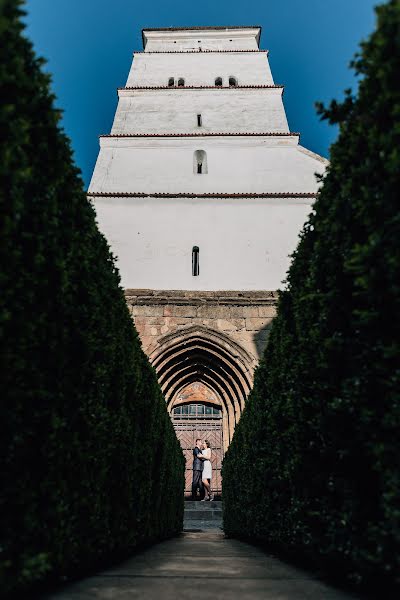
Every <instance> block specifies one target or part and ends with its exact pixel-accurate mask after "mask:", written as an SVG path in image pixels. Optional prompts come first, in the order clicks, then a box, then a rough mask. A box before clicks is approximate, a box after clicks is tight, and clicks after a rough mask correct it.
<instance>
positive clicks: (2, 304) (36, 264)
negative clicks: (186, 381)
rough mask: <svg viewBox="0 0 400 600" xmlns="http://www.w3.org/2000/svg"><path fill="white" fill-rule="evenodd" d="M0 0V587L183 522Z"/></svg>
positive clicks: (17, 16) (103, 267) (151, 380)
mask: <svg viewBox="0 0 400 600" xmlns="http://www.w3.org/2000/svg"><path fill="white" fill-rule="evenodd" d="M20 4H21V3H20V2H18V1H15V0H1V2H0V32H1V42H2V43H1V48H2V50H1V52H2V60H1V66H0V95H1V98H2V105H1V108H0V129H1V134H2V140H3V141H4V140H6V143H3V144H2V145H1V149H0V153H1V154H0V179H1V191H0V203H1V224H0V228H1V230H0V240H1V242H0V243H1V247H0V248H1V249H0V256H1V264H2V269H1V273H0V285H1V290H2V291H1V294H0V343H1V371H2V382H1V390H0V393H1V399H2V404H1V435H0V445H1V455H2V461H3V464H2V484H1V492H0V493H1V498H0V515H1V516H0V519H1V540H0V576H1V588H2V591H3V592H6V593H12V592H15V593H19V594H21V593H22V592H24V591H27V590H29V589H32V587H33V586H34V585H35V584H37V583H40V582H43V581H56V580H57V579H59V578H60V577H61V578H63V580H64V579H65V577H69V576H75V575H76V574H79V573H83V572H85V569H86V570H90V569H92V568H93V567H94V566H96V565H99V564H101V563H104V564H105V563H106V562H107V561H109V562H110V561H111V560H115V559H116V558H117V557H120V556H123V555H126V554H127V553H129V552H131V551H132V550H133V549H134V548H136V547H137V546H138V545H139V544H142V543H147V542H150V541H152V540H156V539H160V538H163V537H166V536H170V535H173V534H175V533H176V532H178V531H180V530H181V528H182V520H183V487H184V458H183V454H182V451H181V448H180V445H179V442H178V440H177V438H176V435H175V432H174V429H173V426H172V423H171V420H170V418H169V416H168V413H167V410H166V407H165V402H164V399H163V396H162V393H161V390H160V388H159V386H158V383H157V379H156V375H155V372H154V370H153V369H152V367H151V366H150V364H149V362H148V360H147V358H146V356H145V354H144V353H143V351H142V349H141V345H140V341H139V338H138V335H137V333H136V330H135V328H134V326H133V322H132V320H131V318H130V315H129V312H128V309H127V306H126V303H125V299H124V294H123V291H122V289H121V288H120V287H119V275H118V272H117V270H116V268H115V266H114V259H113V257H112V255H111V254H110V251H109V248H108V246H107V243H106V242H105V240H104V238H103V236H102V235H101V234H100V233H99V231H98V229H97V227H96V223H95V214H94V210H93V208H92V206H91V205H90V204H89V202H88V201H87V199H86V196H85V193H84V191H83V186H82V181H81V179H80V175H79V171H78V170H77V168H76V167H75V166H74V165H73V161H72V153H71V149H70V145H69V142H68V140H67V138H66V136H65V134H64V133H63V132H62V130H61V129H60V126H59V120H60V113H59V112H58V111H56V110H55V109H54V106H53V102H54V99H53V96H52V95H51V93H50V92H49V77H48V76H47V75H45V74H44V73H43V71H42V70H41V65H42V61H41V60H38V59H37V58H36V57H35V56H34V53H33V50H32V46H31V44H30V42H29V41H28V40H27V39H26V38H25V37H24V36H23V34H22V32H23V25H22V24H21V15H22V12H21V10H20Z"/></svg>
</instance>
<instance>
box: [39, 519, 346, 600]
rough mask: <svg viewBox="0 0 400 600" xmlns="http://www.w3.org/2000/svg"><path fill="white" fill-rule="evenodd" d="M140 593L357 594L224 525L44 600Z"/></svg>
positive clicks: (194, 599)
mask: <svg viewBox="0 0 400 600" xmlns="http://www.w3.org/2000/svg"><path fill="white" fill-rule="evenodd" d="M192 523H193V524H194V523H195V521H193V522H192ZM204 523H205V522H202V524H204ZM136 598H140V599H145V600H156V599H157V600H158V599H162V600H176V599H179V600H198V598H201V600H225V599H226V600H235V599H236V598H240V599H241V600H261V599H265V600H350V599H351V598H352V599H355V598H357V596H354V595H350V594H347V593H345V592H342V591H340V590H337V589H335V588H333V587H331V586H329V585H327V584H326V583H324V582H322V581H320V580H318V579H317V578H316V577H315V576H313V574H311V573H309V572H306V571H304V570H302V569H299V568H296V567H293V566H290V565H288V564H287V563H285V562H283V561H281V560H279V559H277V558H275V557H274V556H271V555H269V554H266V553H265V552H263V551H262V550H260V549H259V548H256V547H254V546H252V545H251V544H247V543H244V542H240V541H238V540H232V539H227V538H225V536H224V534H223V532H222V531H218V530H216V529H209V530H207V529H205V530H204V531H203V532H199V533H196V532H194V533H191V532H187V533H183V534H182V535H181V536H179V537H177V538H174V539H171V540H168V541H165V542H161V543H159V544H156V545H154V546H152V547H151V548H148V549H147V550H145V551H143V552H140V553H137V554H136V555H134V556H133V557H132V558H130V559H129V560H127V561H124V562H123V563H121V564H119V565H117V566H114V567H112V568H110V569H108V570H106V571H102V572H101V573H98V574H97V575H95V576H92V577H88V578H86V579H83V580H82V581H79V582H76V583H73V584H70V585H67V586H65V587H64V588H63V589H61V590H60V591H59V592H57V593H53V594H50V595H47V596H46V597H45V598H44V600H89V599H90V600H128V599H129V600H135V599H136Z"/></svg>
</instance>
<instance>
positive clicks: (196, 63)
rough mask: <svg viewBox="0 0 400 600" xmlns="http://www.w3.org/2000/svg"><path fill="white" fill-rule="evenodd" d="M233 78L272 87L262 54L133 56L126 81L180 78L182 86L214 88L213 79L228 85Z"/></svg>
mask: <svg viewBox="0 0 400 600" xmlns="http://www.w3.org/2000/svg"><path fill="white" fill-rule="evenodd" d="M231 75H232V76H234V77H236V78H237V80H238V84H239V85H272V84H273V83H274V81H273V79H272V74H271V69H270V67H269V62H268V57H267V53H266V52H254V53H253V52H247V53H240V52H234V53H227V54H224V53H210V54H207V53H202V52H197V53H190V54H184V53H183V54H147V53H146V52H145V53H143V54H135V55H134V60H133V62H132V67H131V70H130V73H129V75H128V79H127V82H126V85H127V87H130V86H160V85H168V79H169V78H170V77H174V78H175V80H176V83H177V81H178V79H179V78H180V77H183V78H184V80H185V85H214V83H215V79H216V77H222V78H223V85H226V86H228V85H229V77H230V76H231Z"/></svg>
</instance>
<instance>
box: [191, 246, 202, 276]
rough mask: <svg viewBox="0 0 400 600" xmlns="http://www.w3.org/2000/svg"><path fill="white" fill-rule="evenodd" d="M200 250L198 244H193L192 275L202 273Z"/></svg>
mask: <svg viewBox="0 0 400 600" xmlns="http://www.w3.org/2000/svg"><path fill="white" fill-rule="evenodd" d="M199 253H200V250H199V247H198V246H193V248H192V275H193V277H197V276H198V275H200V256H199Z"/></svg>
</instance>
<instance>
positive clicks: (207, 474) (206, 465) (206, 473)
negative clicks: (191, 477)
mask: <svg viewBox="0 0 400 600" xmlns="http://www.w3.org/2000/svg"><path fill="white" fill-rule="evenodd" d="M202 455H203V456H205V457H206V459H207V460H205V461H204V462H203V474H202V478H203V479H210V480H211V478H212V467H211V461H210V460H209V459H210V458H211V448H206V449H205V450H202Z"/></svg>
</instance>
